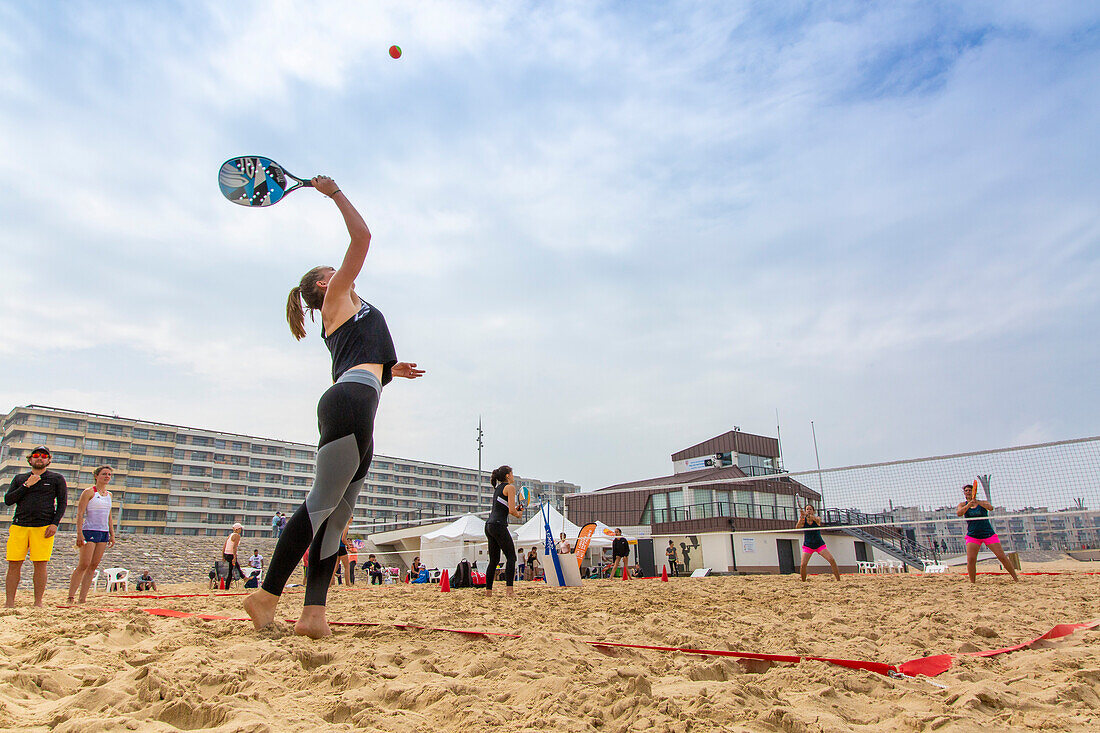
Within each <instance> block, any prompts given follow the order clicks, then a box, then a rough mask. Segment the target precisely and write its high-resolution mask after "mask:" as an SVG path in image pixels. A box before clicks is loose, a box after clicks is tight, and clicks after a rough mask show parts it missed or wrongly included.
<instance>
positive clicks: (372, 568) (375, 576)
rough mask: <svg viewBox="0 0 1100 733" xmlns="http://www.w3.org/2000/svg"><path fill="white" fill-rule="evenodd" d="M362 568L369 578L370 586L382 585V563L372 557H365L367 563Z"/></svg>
mask: <svg viewBox="0 0 1100 733" xmlns="http://www.w3.org/2000/svg"><path fill="white" fill-rule="evenodd" d="M363 568H364V569H365V570H366V571H367V575H368V576H370V584H371V585H382V563H380V562H378V560H377V558H375V556H374V555H367V561H366V563H364V564H363Z"/></svg>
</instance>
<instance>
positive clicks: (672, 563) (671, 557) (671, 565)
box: [665, 540, 679, 576]
mask: <svg viewBox="0 0 1100 733" xmlns="http://www.w3.org/2000/svg"><path fill="white" fill-rule="evenodd" d="M665 557H666V558H667V559H668V569H669V570H670V571H671V572H672V574H673V575H674V576H677V575H679V573H678V572H677V571H676V545H674V544H672V540H669V541H668V547H666V548H665Z"/></svg>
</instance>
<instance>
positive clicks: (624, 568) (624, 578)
mask: <svg viewBox="0 0 1100 733" xmlns="http://www.w3.org/2000/svg"><path fill="white" fill-rule="evenodd" d="M628 575H630V572H629V571H628V570H627V569H626V563H623V580H626V576H628Z"/></svg>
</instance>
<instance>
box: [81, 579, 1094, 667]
mask: <svg viewBox="0 0 1100 733" xmlns="http://www.w3.org/2000/svg"><path fill="white" fill-rule="evenodd" d="M117 597H122V598H125V597H126V596H117ZM137 597H138V598H148V597H150V596H137ZM163 597H165V598H181V597H186V596H163ZM61 608H75V606H61ZM92 610H96V611H103V612H121V611H125V610H140V611H144V612H145V613H148V614H151V615H153V616H161V617H165V618H197V619H200V620H202V621H251V619H249V618H247V617H242V616H218V615H215V614H203V613H189V612H187V611H179V610H176V609H172V608H139V609H132V608H131V609H122V608H97V609H92ZM284 620H285V621H286V622H287V623H294V619H284ZM329 625H331V626H371V627H389V628H394V629H402V630H406V629H412V630H414V631H438V632H444V633H448V634H466V635H468V636H482V637H503V638H508V639H520V638H522V636H521V635H520V634H508V633H505V632H501V631H478V630H473V629H446V628H440V627H435V626H420V625H418V624H384V623H380V622H376V621H329ZM1097 626H1100V619H1094V620H1092V621H1087V622H1085V623H1080V624H1058V625H1057V626H1055V627H1054V628H1052V629H1051V630H1050V631H1048V632H1046V633H1045V634H1043V635H1042V636H1040V637H1038V638H1036V639H1032V640H1031V641H1026V642H1023V643H1022V644H1016V645H1015V646H1010V647H1004V648H1002V649H992V650H989V651H979V652H965V653H961V654H937V655H935V656H931V657H922V658H919V659H911V660H909V661H908V662H903V663H901V664H897V665H894V664H886V663H884V662H868V661H862V660H856V659H835V658H832V657H814V656H805V657H804V656H798V655H792V654H761V653H753V652H734V651H728V650H723V649H691V648H687V647H674V646H656V645H649V644H627V643H623V642H614V641H591V640H588V639H580V640H579V641H580V642H581V643H583V644H587V645H589V646H592V647H596V648H600V649H615V648H618V649H641V650H646V651H659V652H674V653H680V654H693V655H700V656H712V657H734V658H737V659H756V660H760V661H768V662H788V663H798V662H802V661H815V662H827V663H829V664H835V665H837V666H840V667H847V668H849V669H861V670H866V671H869V672H876V673H878V674H882V675H890V674H897V673H901V674H905V675H910V676H916V675H924V676H926V677H935V676H936V675H939V674H942V673H943V672H946V671H947V670H948V669H950V668H951V666H952V665H953V664H954V662H955V659H957V658H958V657H992V656H996V655H999V654H1007V653H1010V652H1015V651H1019V650H1021V649H1026V648H1027V647H1030V646H1033V645H1034V644H1036V643H1038V642H1040V641H1044V640H1053V639H1061V638H1063V637H1065V636H1069V635H1070V634H1072V633H1074V632H1076V631H1082V630H1085V629H1093V628H1096V627H1097Z"/></svg>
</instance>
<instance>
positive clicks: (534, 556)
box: [525, 547, 539, 580]
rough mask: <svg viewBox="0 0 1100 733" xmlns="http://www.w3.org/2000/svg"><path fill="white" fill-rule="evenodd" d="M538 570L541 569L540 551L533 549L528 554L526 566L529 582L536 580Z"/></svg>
mask: <svg viewBox="0 0 1100 733" xmlns="http://www.w3.org/2000/svg"><path fill="white" fill-rule="evenodd" d="M538 569H539V551H538V550H537V549H535V548H534V547H532V548H531V551H530V552H528V553H527V564H526V571H527V575H526V576H525V577H526V578H527V580H534V579H535V573H536V572H537V571H538Z"/></svg>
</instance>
